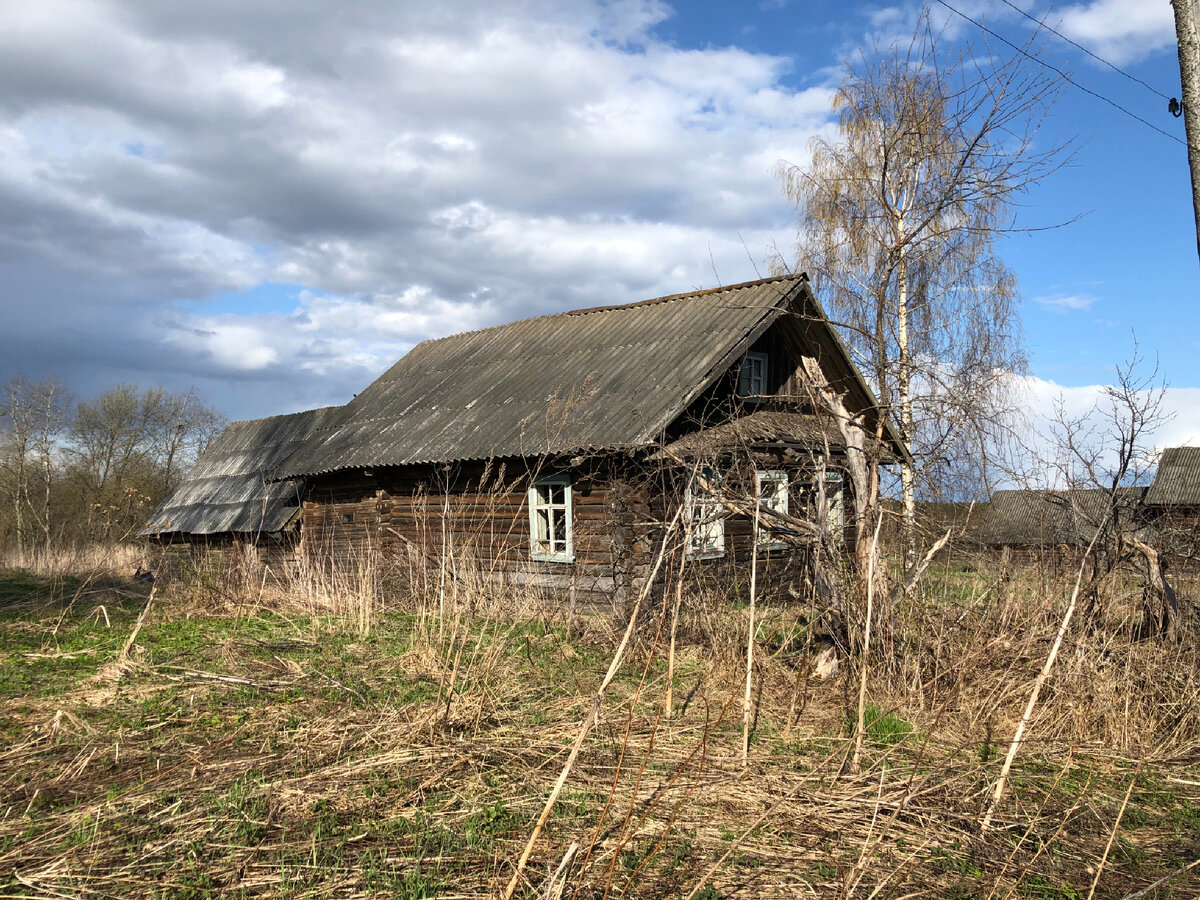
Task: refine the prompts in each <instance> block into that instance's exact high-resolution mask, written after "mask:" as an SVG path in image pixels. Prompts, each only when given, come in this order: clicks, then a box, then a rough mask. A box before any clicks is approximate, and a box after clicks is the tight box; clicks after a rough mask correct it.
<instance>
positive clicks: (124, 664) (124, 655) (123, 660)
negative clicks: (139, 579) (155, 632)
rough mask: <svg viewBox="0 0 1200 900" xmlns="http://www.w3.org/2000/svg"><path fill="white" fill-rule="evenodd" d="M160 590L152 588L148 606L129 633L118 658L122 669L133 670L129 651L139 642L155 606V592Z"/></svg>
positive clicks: (143, 609)
mask: <svg viewBox="0 0 1200 900" xmlns="http://www.w3.org/2000/svg"><path fill="white" fill-rule="evenodd" d="M157 589H158V586H157V585H154V586H153V587H151V588H150V596H149V597H147V598H146V605H145V606H144V607H143V608H142V613H141V615H139V616H138V617H137V621H136V622H135V623H134V624H133V631H131V632H129V637H127V638H126V639H125V646H124V647H122V648H121V653H120V655H119V656H118V657H117V665H118V666H120V667H121V668H122V669H128V668H131V665H132V664H131V663H130V662H129V650H130V648H131V647H133V642H134V641H135V640H137V636H138V632H139V631H141V630H142V626H143V625H145V624H146V617H147V616H149V615H150V607H151V606H153V605H154V592H155V591H156V590H157Z"/></svg>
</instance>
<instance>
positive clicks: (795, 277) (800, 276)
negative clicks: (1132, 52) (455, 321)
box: [401, 272, 808, 359]
mask: <svg viewBox="0 0 1200 900" xmlns="http://www.w3.org/2000/svg"><path fill="white" fill-rule="evenodd" d="M783 281H804V282H807V281H808V273H807V272H799V273H795V274H789V275H772V276H770V277H768V278H756V279H754V280H753V281H742V282H739V283H738V284H726V285H721V286H720V287H714V288H701V289H699V290H695V291H685V292H683V293H681V294H667V295H665V296H662V297H652V298H651V299H649V300H635V301H633V302H631V303H614V304H612V305H610V306H586V307H583V308H581V309H564V310H560V311H559V312H552V313H543V314H542V315H540V316H526V317H525V318H523V319H513V320H512V321H511V322H500V323H498V324H496V325H488V326H487V327H486V328H469V329H467V330H466V331H456V332H454V333H452V334H444V335H442V336H441V337H436V338H426V339H425V340H423V341H418V342H417V343H416V344H414V345H413V349H414V350H415V349H416V348H417V347H421V346H423V345H425V344H436V343H438V342H439V341H445V340H449V339H450V338H459V337H463V336H465V335H468V334H484V333H485V332H488V331H496V330H498V329H500V328H508V327H509V326H512V325H520V324H522V323H524V322H535V321H537V320H538V319H553V318H556V317H558V316H586V315H589V314H591V313H598V312H611V311H614V310H618V309H636V308H638V307H642V306H652V305H653V304H655V303H667V302H669V301H671V300H686V299H688V298H690V297H702V296H705V295H706V294H720V293H722V292H724V291H737V290H744V289H745V288H751V287H757V286H758V285H760V284H773V283H776V282H783ZM409 352H410V353H411V352H412V351H411V350H410V351H409ZM401 359H403V357H401Z"/></svg>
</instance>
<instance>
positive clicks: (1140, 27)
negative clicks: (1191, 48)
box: [1051, 0, 1175, 65]
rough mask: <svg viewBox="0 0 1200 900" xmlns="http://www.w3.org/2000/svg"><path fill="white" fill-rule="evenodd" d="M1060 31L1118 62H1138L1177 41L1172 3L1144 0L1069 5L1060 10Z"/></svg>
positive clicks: (1116, 63) (1120, 63)
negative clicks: (1146, 0)
mask: <svg viewBox="0 0 1200 900" xmlns="http://www.w3.org/2000/svg"><path fill="white" fill-rule="evenodd" d="M1051 23H1053V17H1052V19H1051ZM1059 30H1060V31H1062V32H1063V33H1064V34H1065V35H1067V36H1068V37H1069V38H1071V39H1072V40H1075V41H1078V42H1079V43H1080V44H1082V45H1083V46H1085V47H1087V48H1088V49H1089V50H1091V51H1092V52H1093V53H1095V54H1097V55H1098V56H1101V57H1103V58H1104V59H1107V60H1108V61H1109V62H1111V63H1113V64H1115V65H1125V64H1127V63H1131V62H1137V61H1138V60H1140V59H1143V58H1145V57H1146V56H1149V55H1150V54H1151V53H1155V52H1157V51H1159V50H1162V49H1163V48H1164V47H1168V46H1170V45H1171V44H1172V43H1173V42H1174V40H1175V20H1174V18H1173V16H1172V13H1171V4H1170V3H1167V2H1162V3H1147V2H1145V0H1094V2H1092V3H1077V4H1075V5H1073V6H1067V7H1065V8H1063V9H1062V11H1061V24H1060V26H1059Z"/></svg>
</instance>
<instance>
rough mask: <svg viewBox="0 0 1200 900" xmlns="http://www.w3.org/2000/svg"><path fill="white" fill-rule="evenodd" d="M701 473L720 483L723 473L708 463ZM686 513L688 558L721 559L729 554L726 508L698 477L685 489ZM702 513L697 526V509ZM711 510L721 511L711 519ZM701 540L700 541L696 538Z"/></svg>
mask: <svg viewBox="0 0 1200 900" xmlns="http://www.w3.org/2000/svg"><path fill="white" fill-rule="evenodd" d="M701 474H702V475H703V476H704V477H705V478H706V479H707V480H708V481H709V482H711V483H713V484H719V483H720V480H721V474H720V473H719V472H718V471H717V470H716V469H713V468H711V467H708V466H705V467H704V469H702V470H701ZM683 502H684V507H683V509H684V515H685V516H686V517H687V520H688V545H687V558H688V559H690V560H696V559H720V558H721V557H723V556H724V555H725V553H726V544H725V516H724V515H723V514H720V513H723V512H724V507H723V506H722V505H721V501H720V500H718V499H717V498H716V497H715V496H713V494H712V493H711V492H710V491H707V490H705V489H704V488H703V487H701V486H700V485H699V484H697V482H696V479H695V478H694V477H693V478H689V479H688V483H687V489H686V490H685V491H684V496H683ZM698 511H702V512H701V516H702V517H703V521H702V522H701V523H700V525H699V527H697V526H696V525H695V524H694V523H695V520H696V518H697V515H696V514H697V512H698ZM710 511H716V512H718V513H719V514H718V515H715V516H713V517H712V518H711V519H710V518H708V516H709V512H710ZM698 538H699V539H700V540H699V541H698V540H697V539H698Z"/></svg>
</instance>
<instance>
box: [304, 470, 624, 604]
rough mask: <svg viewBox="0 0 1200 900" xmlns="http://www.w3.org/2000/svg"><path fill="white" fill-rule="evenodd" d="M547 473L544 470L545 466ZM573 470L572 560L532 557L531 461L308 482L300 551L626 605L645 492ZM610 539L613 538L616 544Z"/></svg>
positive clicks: (604, 474)
mask: <svg viewBox="0 0 1200 900" xmlns="http://www.w3.org/2000/svg"><path fill="white" fill-rule="evenodd" d="M543 471H544V474H550V472H549V470H543ZM568 473H569V474H570V475H571V488H572V520H573V549H574V560H573V561H572V562H548V561H538V560H534V559H532V558H531V554H530V522H529V500H528V491H529V485H530V480H531V477H535V476H536V475H537V474H539V473H538V471H537V470H536V469H534V468H533V466H532V463H529V462H527V461H524V460H508V461H505V462H504V463H503V464H491V465H484V464H482V463H465V464H462V465H456V466H451V467H448V468H442V467H436V468H435V467H432V466H409V467H404V468H392V469H388V468H383V469H377V470H375V471H373V472H372V473H371V474H366V473H363V472H354V473H344V474H334V475H330V476H325V477H322V478H320V479H316V480H314V483H313V484H312V485H311V486H310V488H309V490H308V492H307V496H306V500H305V504H304V513H303V528H304V542H305V551H306V552H307V553H309V554H312V555H315V556H316V557H317V558H334V559H344V558H346V557H353V556H354V554H358V553H362V552H364V551H367V550H368V549H369V550H377V551H379V552H381V553H383V554H384V555H385V556H387V557H390V558H392V559H399V558H405V559H409V560H411V561H412V562H413V563H414V564H415V565H416V566H417V568H418V570H421V569H425V570H429V569H436V568H437V567H438V566H440V565H443V564H446V565H448V566H450V567H451V568H452V569H464V568H466V567H473V569H474V572H475V573H476V574H479V573H482V574H484V575H486V576H487V577H492V578H499V579H503V580H506V581H510V582H515V583H528V584H530V585H532V586H536V587H538V588H542V589H546V590H548V591H550V592H553V593H561V594H564V595H566V594H570V593H572V592H574V593H578V594H586V595H590V596H592V597H593V598H595V597H598V596H603V597H604V598H606V599H607V598H612V597H614V595H615V596H616V598H617V601H618V602H623V600H624V598H625V596H626V595H627V594H628V592H629V590H630V587H631V585H632V584H633V582H634V580H635V579H636V578H637V576H638V575H639V573H641V572H642V571H643V570H644V560H643V557H644V555H645V543H644V540H643V539H642V538H640V537H639V535H638V534H637V523H638V522H639V521H640V520H642V519H644V518H645V514H644V510H645V506H646V492H645V488H644V487H642V488H641V489H639V488H637V487H634V486H632V485H630V484H629V483H627V482H626V481H624V480H622V479H621V478H620V477H617V476H615V475H614V470H613V469H612V467H610V466H604V465H599V464H595V465H586V466H584V467H580V468H577V469H572V470H568ZM614 538H615V540H614Z"/></svg>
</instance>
